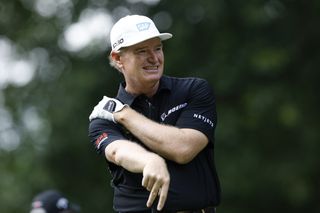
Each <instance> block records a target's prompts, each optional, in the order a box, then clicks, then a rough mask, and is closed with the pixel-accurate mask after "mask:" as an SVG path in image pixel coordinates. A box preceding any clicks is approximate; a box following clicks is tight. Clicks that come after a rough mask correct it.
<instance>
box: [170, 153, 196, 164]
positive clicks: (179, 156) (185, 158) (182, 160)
mask: <svg viewBox="0 0 320 213" xmlns="http://www.w3.org/2000/svg"><path fill="white" fill-rule="evenodd" d="M195 156H196V155H195V154H194V153H193V152H190V151H187V150H184V151H180V152H175V153H174V154H173V157H172V158H173V161H174V162H176V163H178V164H187V163H189V162H190V161H192V160H193V159H194V157H195Z"/></svg>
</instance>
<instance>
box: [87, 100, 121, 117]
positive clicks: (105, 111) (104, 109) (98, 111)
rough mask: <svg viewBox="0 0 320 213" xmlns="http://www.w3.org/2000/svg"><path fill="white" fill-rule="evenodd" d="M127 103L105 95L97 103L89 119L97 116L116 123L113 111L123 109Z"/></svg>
mask: <svg viewBox="0 0 320 213" xmlns="http://www.w3.org/2000/svg"><path fill="white" fill-rule="evenodd" d="M125 106H127V105H126V104H122V103H121V102H120V101H119V100H117V99H115V98H109V97H107V96H103V99H102V100H101V101H100V102H99V103H98V105H96V106H95V107H94V109H93V111H92V112H91V114H90V116H89V120H90V121H91V120H93V119H95V118H101V119H107V120H109V121H113V122H114V123H116V121H115V119H114V116H113V113H115V112H119V111H121V110H122V109H123V108H124V107H125Z"/></svg>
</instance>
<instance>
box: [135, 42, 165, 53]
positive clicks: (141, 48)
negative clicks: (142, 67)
mask: <svg viewBox="0 0 320 213" xmlns="http://www.w3.org/2000/svg"><path fill="white" fill-rule="evenodd" d="M162 46H163V45H162V43H160V44H158V45H156V46H155V47H156V48H158V47H162ZM146 48H148V46H142V47H137V48H136V49H134V51H139V50H143V49H146Z"/></svg>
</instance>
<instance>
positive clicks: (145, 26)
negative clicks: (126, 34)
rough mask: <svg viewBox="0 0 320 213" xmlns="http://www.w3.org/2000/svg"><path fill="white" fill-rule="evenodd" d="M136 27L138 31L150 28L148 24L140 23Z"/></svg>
mask: <svg viewBox="0 0 320 213" xmlns="http://www.w3.org/2000/svg"><path fill="white" fill-rule="evenodd" d="M136 26H137V28H138V30H139V31H144V30H148V29H149V27H150V22H141V23H138V24H137V25H136Z"/></svg>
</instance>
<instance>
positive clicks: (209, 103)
mask: <svg viewBox="0 0 320 213" xmlns="http://www.w3.org/2000/svg"><path fill="white" fill-rule="evenodd" d="M216 124H217V113H216V105H215V97H214V93H213V90H212V88H211V87H210V85H209V84H208V82H207V81H206V80H204V79H196V80H195V82H194V83H193V84H192V86H191V87H190V90H189V94H188V98H187V106H186V107H185V108H184V109H183V111H182V112H181V114H180V116H179V118H178V120H177V126H178V127H179V128H192V129H196V130H198V131H200V132H202V133H204V134H205V135H206V136H207V137H208V139H209V141H211V142H213V141H214V131H215V127H216Z"/></svg>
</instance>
